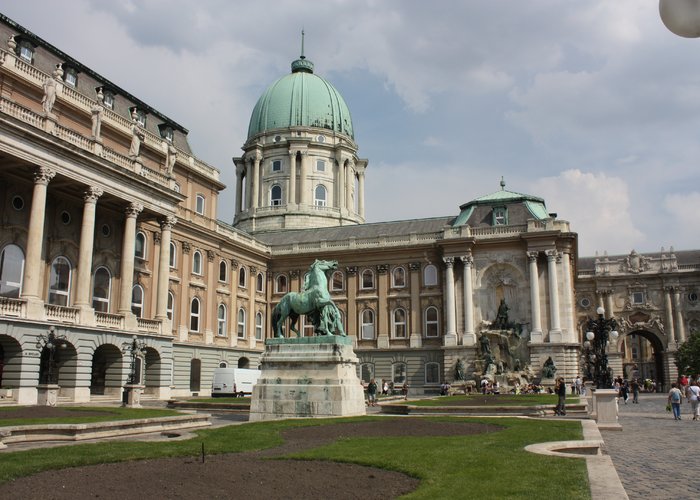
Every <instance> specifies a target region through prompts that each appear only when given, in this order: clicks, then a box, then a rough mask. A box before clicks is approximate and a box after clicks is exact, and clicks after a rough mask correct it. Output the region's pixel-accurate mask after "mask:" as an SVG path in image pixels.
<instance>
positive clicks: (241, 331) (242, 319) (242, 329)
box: [237, 307, 245, 339]
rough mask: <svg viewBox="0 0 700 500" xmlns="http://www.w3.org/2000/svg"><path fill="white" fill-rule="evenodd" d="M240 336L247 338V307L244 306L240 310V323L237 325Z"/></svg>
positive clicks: (240, 337)
mask: <svg viewBox="0 0 700 500" xmlns="http://www.w3.org/2000/svg"><path fill="white" fill-rule="evenodd" d="M237 328H238V329H237V332H238V338H239V339H244V338H245V309H243V308H242V307H241V308H240V309H239V310H238V325H237Z"/></svg>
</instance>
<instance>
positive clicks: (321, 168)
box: [316, 160, 326, 172]
mask: <svg viewBox="0 0 700 500" xmlns="http://www.w3.org/2000/svg"><path fill="white" fill-rule="evenodd" d="M316 171H317V172H325V171H326V162H325V161H323V160H316Z"/></svg>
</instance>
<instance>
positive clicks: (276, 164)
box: [272, 160, 282, 172]
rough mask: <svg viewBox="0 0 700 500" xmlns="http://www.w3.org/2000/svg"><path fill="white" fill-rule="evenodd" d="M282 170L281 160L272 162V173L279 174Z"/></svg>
mask: <svg viewBox="0 0 700 500" xmlns="http://www.w3.org/2000/svg"><path fill="white" fill-rule="evenodd" d="M280 170H282V162H281V161H280V160H275V161H273V162H272V171H273V172H279V171H280Z"/></svg>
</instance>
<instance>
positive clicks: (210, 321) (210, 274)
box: [199, 250, 231, 344]
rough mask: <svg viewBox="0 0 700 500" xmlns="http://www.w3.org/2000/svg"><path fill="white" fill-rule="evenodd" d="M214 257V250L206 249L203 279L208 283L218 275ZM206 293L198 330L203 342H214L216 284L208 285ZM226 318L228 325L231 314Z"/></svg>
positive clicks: (216, 307) (216, 321) (216, 319)
mask: <svg viewBox="0 0 700 500" xmlns="http://www.w3.org/2000/svg"><path fill="white" fill-rule="evenodd" d="M215 258H216V253H215V252H214V250H207V273H206V275H205V276H204V279H205V280H208V281H209V283H212V285H213V283H216V281H218V277H217V275H216V270H215V267H214V259H215ZM206 293H207V295H206V297H207V298H206V304H204V307H202V310H201V315H200V325H201V327H200V330H199V331H200V332H202V333H204V343H205V344H212V343H214V335H215V332H216V329H217V328H218V327H219V320H218V318H219V316H218V314H219V303H218V301H217V300H216V286H208V287H207V292H206ZM226 319H227V323H228V325H230V324H231V323H230V320H231V315H230V314H229V315H228V317H227V318H226ZM228 325H227V326H228Z"/></svg>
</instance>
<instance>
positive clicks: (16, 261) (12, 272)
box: [0, 245, 24, 299]
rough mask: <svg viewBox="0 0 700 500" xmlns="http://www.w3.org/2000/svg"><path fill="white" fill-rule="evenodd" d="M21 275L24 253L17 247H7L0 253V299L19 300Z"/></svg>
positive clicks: (22, 272) (22, 273)
mask: <svg viewBox="0 0 700 500" xmlns="http://www.w3.org/2000/svg"><path fill="white" fill-rule="evenodd" d="M23 275H24V252H22V249H21V248H20V247H18V246H17V245H7V246H6V247H5V248H3V249H2V252H0V297H10V298H13V299H17V298H19V296H20V293H21V292H22V278H23Z"/></svg>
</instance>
